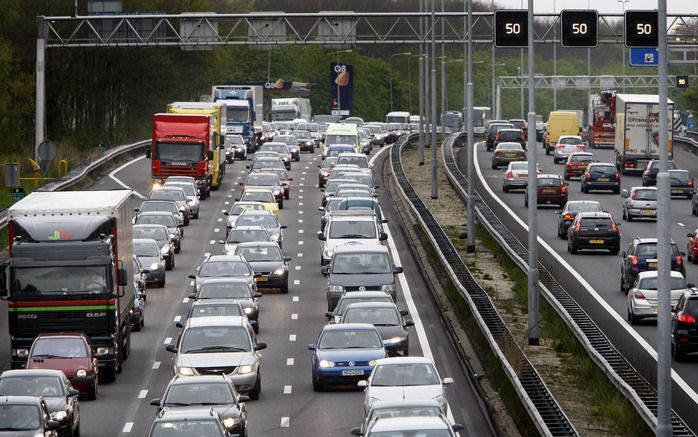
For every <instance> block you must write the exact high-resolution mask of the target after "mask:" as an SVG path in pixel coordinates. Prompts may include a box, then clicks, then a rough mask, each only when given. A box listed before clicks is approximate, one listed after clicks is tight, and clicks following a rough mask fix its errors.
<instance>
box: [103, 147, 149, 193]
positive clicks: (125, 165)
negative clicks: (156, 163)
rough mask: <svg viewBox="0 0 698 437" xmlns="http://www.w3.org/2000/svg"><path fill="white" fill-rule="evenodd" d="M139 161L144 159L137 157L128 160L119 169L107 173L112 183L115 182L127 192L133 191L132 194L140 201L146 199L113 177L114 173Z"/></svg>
mask: <svg viewBox="0 0 698 437" xmlns="http://www.w3.org/2000/svg"><path fill="white" fill-rule="evenodd" d="M141 159H145V156H139V157H138V158H135V159H132V160H130V161H129V162H127V163H126V164H124V165H122V166H120V167H119V168H117V169H116V170H112V171H111V173H109V177H110V178H112V179H113V180H114V182H116V183H117V184H119V185H121V186H122V187H124V188H126V189H127V190H133V194H135V195H136V196H138V197H140V198H141V199H146V197H145V196H144V195H142V194H141V193H139V192H138V191H136V190H134V189H133V188H131V187H129V186H128V185H126V184H125V183H123V182H122V181H121V180H120V179H119V178H117V177H116V176H114V175H115V174H116V173H118V172H120V171H121V170H123V169H124V168H126V167H128V166H129V165H131V164H133V163H134V162H138V161H140V160H141Z"/></svg>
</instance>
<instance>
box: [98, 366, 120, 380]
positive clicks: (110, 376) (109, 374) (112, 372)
mask: <svg viewBox="0 0 698 437" xmlns="http://www.w3.org/2000/svg"><path fill="white" fill-rule="evenodd" d="M99 374H100V376H101V377H102V379H101V381H103V382H114V381H116V369H104V370H102V371H100V372H99Z"/></svg>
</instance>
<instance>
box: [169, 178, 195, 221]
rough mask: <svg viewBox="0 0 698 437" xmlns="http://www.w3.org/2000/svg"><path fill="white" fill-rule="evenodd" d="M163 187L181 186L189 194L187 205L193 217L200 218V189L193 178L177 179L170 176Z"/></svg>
mask: <svg viewBox="0 0 698 437" xmlns="http://www.w3.org/2000/svg"><path fill="white" fill-rule="evenodd" d="M163 187H179V188H181V189H183V190H184V194H186V195H187V205H189V213H190V214H191V216H192V218H194V219H198V218H199V195H198V189H197V188H196V182H195V181H194V180H193V178H192V180H191V181H184V180H177V179H175V180H171V179H170V178H167V180H166V181H165V184H164V185H163Z"/></svg>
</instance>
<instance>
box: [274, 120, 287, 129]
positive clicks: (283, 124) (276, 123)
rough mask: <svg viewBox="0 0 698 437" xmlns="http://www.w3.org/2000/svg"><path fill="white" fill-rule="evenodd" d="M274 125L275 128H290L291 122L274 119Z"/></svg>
mask: <svg viewBox="0 0 698 437" xmlns="http://www.w3.org/2000/svg"><path fill="white" fill-rule="evenodd" d="M274 127H275V128H276V130H290V129H291V124H290V123H286V122H283V121H274Z"/></svg>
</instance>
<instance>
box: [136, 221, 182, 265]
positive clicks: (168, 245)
mask: <svg viewBox="0 0 698 437" xmlns="http://www.w3.org/2000/svg"><path fill="white" fill-rule="evenodd" d="M133 238H150V239H153V240H155V242H156V243H158V245H159V246H160V252H161V253H162V257H163V258H165V268H166V269H167V270H172V269H173V268H174V267H175V256H174V252H175V242H174V239H173V238H170V233H169V231H168V230H167V227H166V226H164V225H134V226H133Z"/></svg>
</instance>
